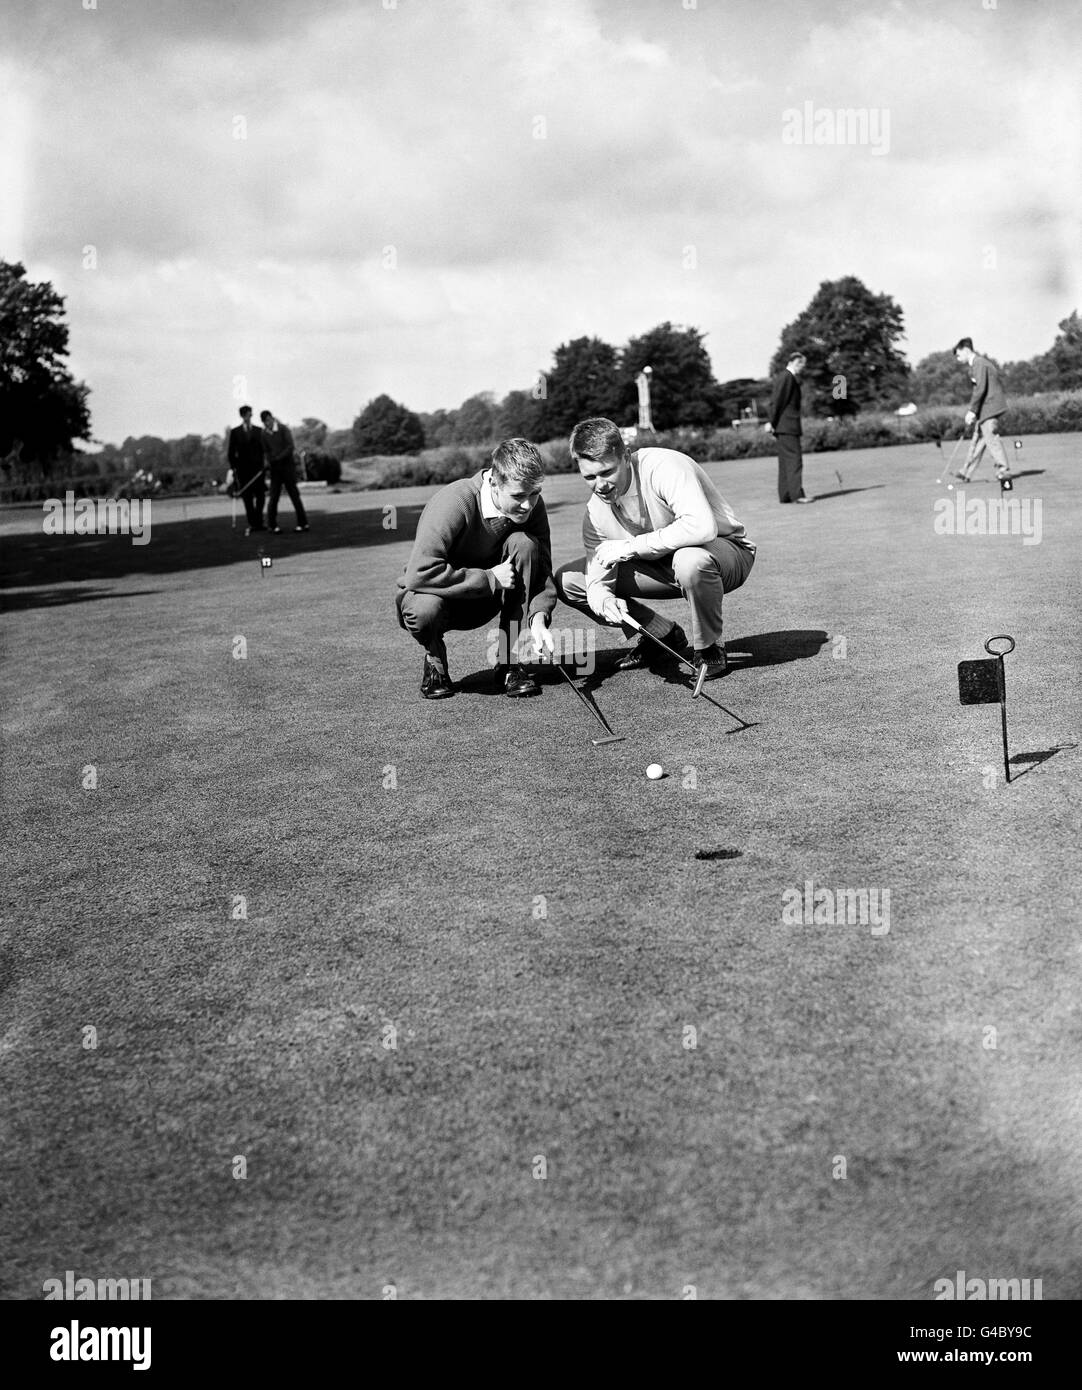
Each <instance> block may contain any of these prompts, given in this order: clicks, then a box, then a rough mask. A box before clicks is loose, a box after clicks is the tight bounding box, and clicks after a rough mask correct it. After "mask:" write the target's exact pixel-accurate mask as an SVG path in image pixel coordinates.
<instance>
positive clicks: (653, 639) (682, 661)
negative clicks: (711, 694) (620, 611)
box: [625, 613, 702, 689]
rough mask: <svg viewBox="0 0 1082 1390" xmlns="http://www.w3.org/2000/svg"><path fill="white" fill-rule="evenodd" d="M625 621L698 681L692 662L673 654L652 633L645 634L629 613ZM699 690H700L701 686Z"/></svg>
mask: <svg viewBox="0 0 1082 1390" xmlns="http://www.w3.org/2000/svg"><path fill="white" fill-rule="evenodd" d="M625 621H626V622H627V623H629V624H630V625H631V627H633V628H634V629H635V631H636V632H641V633H642V635H643V636H644V637H649V639H650V641H651V642H656V643H657V644H658V646H659V647H661V648H662V649H663V650H664V651H667V652H668V653H669V655H670V656H671V657H673V658H674V659H675V660H676V661H679V663H680V665H681V666H686V667H687V668H688V670H689V671H690V672H691V674H692V675H693V676H695V677H696V679H698V675H699V668H698V666H696V665H695V663H694V662H693V661H689V660H688V659H687V657H686V656H681V655H680V653H679V652H674V651H673V649H672V647H670V646H669V645H668V644H667V643H665V642H663V641H662V640H661V638H660V637H655V636H654V634H653V633H652V632H647V630H646V629H645V628H644V627H643V625H642V623H639V622H636V621H635V619H634V618H633V617H632V616H631V614H630V613H629V614H628V615H627V618H626V619H625ZM699 688H700V689H702V687H701V686H700V687H699Z"/></svg>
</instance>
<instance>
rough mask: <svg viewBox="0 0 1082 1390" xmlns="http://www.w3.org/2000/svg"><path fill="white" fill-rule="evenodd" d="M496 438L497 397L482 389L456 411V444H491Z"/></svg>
mask: <svg viewBox="0 0 1082 1390" xmlns="http://www.w3.org/2000/svg"><path fill="white" fill-rule="evenodd" d="M495 439H496V397H495V396H494V395H493V394H492V392H491V391H482V392H481V393H480V394H479V395H477V396H471V397H470V398H469V400H467V401H463V402H462V404H461V405H460V406H459V407H458V409H457V410H456V411H455V427H454V440H453V442H454V443H455V444H491V443H494V442H495Z"/></svg>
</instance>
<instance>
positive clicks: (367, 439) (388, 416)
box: [353, 395, 425, 455]
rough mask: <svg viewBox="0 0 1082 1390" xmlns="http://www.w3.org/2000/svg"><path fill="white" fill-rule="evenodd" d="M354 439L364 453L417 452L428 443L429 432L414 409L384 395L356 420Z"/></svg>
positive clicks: (354, 423) (361, 452)
mask: <svg viewBox="0 0 1082 1390" xmlns="http://www.w3.org/2000/svg"><path fill="white" fill-rule="evenodd" d="M353 442H354V444H355V445H356V448H357V450H358V452H359V453H360V454H362V455H365V454H416V453H417V452H418V451H419V450H421V449H423V448H424V446H425V432H424V429H423V427H422V425H421V421H420V420H419V419H418V417H417V416H416V415H415V414H414V413H413V411H412V410H407V409H406V407H405V406H404V405H399V404H398V402H397V401H393V400H391V398H390V396H387V395H383V396H377V397H376V398H375V400H373V401H369V402H368V404H367V405H366V406H365V408H364V409H363V410H362V411H361V413H360V415H358V416H357V418H356V420H354V422H353Z"/></svg>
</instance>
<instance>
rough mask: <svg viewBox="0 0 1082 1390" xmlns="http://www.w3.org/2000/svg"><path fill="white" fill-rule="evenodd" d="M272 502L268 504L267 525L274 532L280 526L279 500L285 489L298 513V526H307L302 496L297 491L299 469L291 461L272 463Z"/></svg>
mask: <svg viewBox="0 0 1082 1390" xmlns="http://www.w3.org/2000/svg"><path fill="white" fill-rule="evenodd" d="M270 470H271V485H270V501H269V502H268V503H267V525H268V526H269V527H270V529H271V530H272V531H273V530H274V528H275V527H276V526H277V525H278V499H279V498H280V497H281V495H282V489H283V488H285V490H286V496H287V497H288V498H289V500H290V501H291V502H292V503H293V510H294V511H295V512H296V513H297V525H298V526H307V525H308V517H307V515H306V513H305V510H304V503H303V502H302V501H301V495H300V493H299V492H298V491H297V467H296V464H294V463H293V461H292V460H290V461H289V462H288V463H272V464H271V466H270Z"/></svg>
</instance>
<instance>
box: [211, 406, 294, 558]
mask: <svg viewBox="0 0 1082 1390" xmlns="http://www.w3.org/2000/svg"><path fill="white" fill-rule="evenodd" d="M240 418H241V423H240V424H239V425H237V426H236V428H235V429H232V430H230V432H229V455H228V456H229V466H230V468H232V470H233V479H234V483H233V485H234V487H235V489H236V492H237V495H238V496H240V497H241V498H243V500H244V513H245V515H246V516H247V518H248V531H247V534H248V535H251V533H252V532H253V531H280V530H281V529H282V528H281V527H280V526H279V525H278V499H279V498H280V497H281V495H282V489H283V488H284V489H285V491H286V494H287V495H288V497H289V500H290V501H291V502H292V503H293V510H294V512H295V513H296V515H297V525H296V529H297V530H298V531H307V530H308V517H307V516H306V515H305V511H304V503H303V502H302V501H301V495H300V492H299V491H298V490H297V458H296V453H295V451H294V447H293V435H292V433H291V432H290V430H289V427H288V426H287V425H283V424H282V422H281V420H276V419H275V418H274V416H273V415H272V414H271V412H270V411H269V410H261V411H260V412H259V418H260V419H261V420H262V421H263V428H262V429H260V428H259V426H258V425H253V424H252V407H251V406H250V405H242V406H241V408H240ZM268 471H269V473H270V500H269V502H268V503H267V520H266V524H264V521H263V499H264V497H265V495H266V475H267V472H268Z"/></svg>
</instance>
